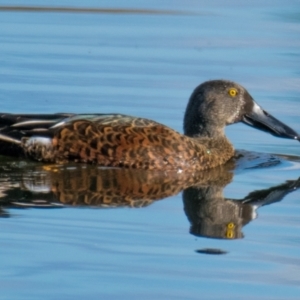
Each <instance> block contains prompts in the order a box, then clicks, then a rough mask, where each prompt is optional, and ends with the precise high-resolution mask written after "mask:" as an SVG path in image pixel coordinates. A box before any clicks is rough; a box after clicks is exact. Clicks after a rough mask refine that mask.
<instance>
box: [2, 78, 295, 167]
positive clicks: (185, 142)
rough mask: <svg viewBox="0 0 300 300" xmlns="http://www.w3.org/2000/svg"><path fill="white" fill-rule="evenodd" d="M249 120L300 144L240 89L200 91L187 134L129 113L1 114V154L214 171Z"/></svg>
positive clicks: (210, 85) (207, 86) (223, 86)
mask: <svg viewBox="0 0 300 300" xmlns="http://www.w3.org/2000/svg"><path fill="white" fill-rule="evenodd" d="M239 121H243V122H245V123H247V124H248V125H251V126H255V127H258V128H259V129H263V130H265V131H268V132H271V133H272V134H274V135H277V136H282V137H286V138H294V139H298V140H299V139H300V138H299V135H298V134H297V133H295V132H294V131H293V130H292V129H290V128H289V127H287V126H286V125H284V124H283V123H281V122H279V121H278V120H276V119H275V118H273V117H272V116H271V115H269V114H266V113H265V112H264V111H263V110H262V109H261V108H260V107H259V106H258V105H257V104H256V103H255V102H254V100H253V99H252V97H251V96H250V94H249V93H248V92H247V91H246V90H245V89H244V88H243V87H241V86H240V85H238V84H236V83H233V82H230V81H224V80H215V81H208V82H205V83H203V84H201V85H200V86H198V87H197V88H196V89H195V91H194V92H193V94H192V95H191V98H190V100H189V103H188V106H187V109H186V113H185V117H184V135H183V134H180V133H178V132H176V131H174V130H173V129H171V128H169V127H167V126H165V125H162V124H159V123H156V122H155V121H151V120H147V119H142V118H136V117H131V116H125V115H117V114H113V115H97V114H95V115H73V114H56V115H40V116H38V115H10V114H2V115H0V153H3V154H12V155H14V154H16V153H17V154H19V155H26V156H28V157H30V158H33V159H35V160H39V161H44V162H55V163H64V162H68V161H75V162H83V163H96V164H99V165H102V166H110V167H125V168H136V169H149V170H153V169H162V170H191V171H193V170H206V169H209V168H214V167H216V166H218V165H222V164H224V163H225V162H226V161H228V160H229V159H230V158H231V157H232V156H233V155H234V148H233V146H232V145H231V143H230V142H229V141H228V140H227V138H226V136H225V134H224V127H225V126H226V125H228V124H232V123H236V122H239Z"/></svg>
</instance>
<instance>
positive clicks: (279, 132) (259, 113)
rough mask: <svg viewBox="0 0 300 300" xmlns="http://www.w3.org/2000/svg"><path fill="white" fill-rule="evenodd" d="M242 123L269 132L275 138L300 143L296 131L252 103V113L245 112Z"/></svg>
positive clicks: (299, 137) (299, 136)
mask: <svg viewBox="0 0 300 300" xmlns="http://www.w3.org/2000/svg"><path fill="white" fill-rule="evenodd" d="M242 121H243V122H244V123H245V124H247V125H249V126H252V127H255V128H257V129H260V130H263V131H266V132H269V133H271V134H272V135H275V136H277V137H281V138H286V139H294V140H297V141H299V142H300V135H299V134H298V133H297V132H296V131H294V130H293V129H292V128H290V127H289V126H287V125H285V124H284V123H282V122H280V121H279V120H277V119H276V118H274V117H273V116H272V115H270V114H269V113H267V112H266V111H265V110H263V109H262V108H261V107H260V106H259V105H258V104H257V103H255V102H254V101H253V108H252V111H251V112H247V113H246V114H245V115H244V116H243V120H242Z"/></svg>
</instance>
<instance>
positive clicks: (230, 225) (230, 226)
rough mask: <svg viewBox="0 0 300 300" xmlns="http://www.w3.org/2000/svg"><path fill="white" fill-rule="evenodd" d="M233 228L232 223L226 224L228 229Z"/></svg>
mask: <svg viewBox="0 0 300 300" xmlns="http://www.w3.org/2000/svg"><path fill="white" fill-rule="evenodd" d="M234 227H235V225H234V223H232V222H230V223H228V224H227V228H228V229H233V228H234Z"/></svg>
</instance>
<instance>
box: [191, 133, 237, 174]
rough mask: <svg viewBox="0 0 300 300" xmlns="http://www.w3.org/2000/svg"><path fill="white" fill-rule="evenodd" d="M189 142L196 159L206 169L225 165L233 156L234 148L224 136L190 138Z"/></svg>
mask: <svg viewBox="0 0 300 300" xmlns="http://www.w3.org/2000/svg"><path fill="white" fill-rule="evenodd" d="M190 140H191V141H192V142H193V144H194V148H195V149H196V153H197V157H198V159H199V160H200V162H201V164H202V165H205V166H207V167H206V168H207V169H209V168H214V167H217V166H220V165H223V164H225V163H226V162H227V161H228V160H229V159H230V158H231V157H233V155H234V148H233V146H232V144H231V143H230V142H229V140H228V139H227V138H226V136H225V135H224V134H223V135H214V136H213V137H207V136H196V137H190Z"/></svg>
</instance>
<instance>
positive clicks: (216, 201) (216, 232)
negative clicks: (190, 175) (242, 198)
mask: <svg viewBox="0 0 300 300" xmlns="http://www.w3.org/2000/svg"><path fill="white" fill-rule="evenodd" d="M183 202H184V211H185V213H186V215H187V217H188V219H189V221H190V223H191V227H190V233H191V234H193V235H196V236H203V237H210V238H219V239H239V238H242V237H243V233H242V232H241V230H242V227H243V225H244V214H243V207H242V203H241V202H240V203H239V201H230V200H225V199H224V197H223V187H222V186H209V187H206V188H205V187H199V188H196V187H190V188H187V189H186V190H185V191H183Z"/></svg>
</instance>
